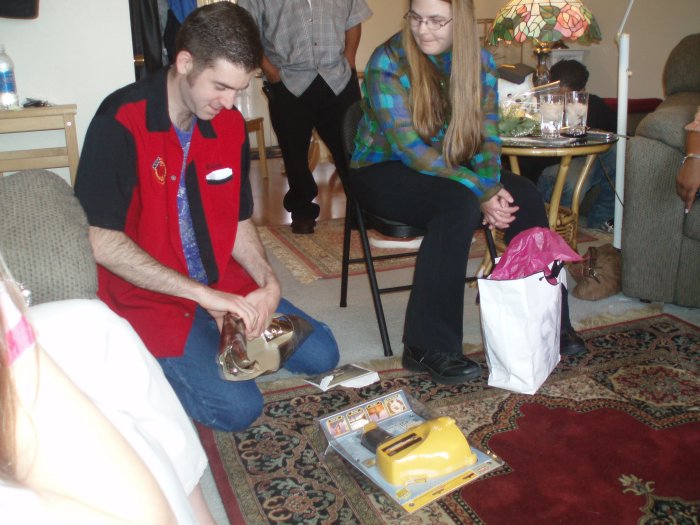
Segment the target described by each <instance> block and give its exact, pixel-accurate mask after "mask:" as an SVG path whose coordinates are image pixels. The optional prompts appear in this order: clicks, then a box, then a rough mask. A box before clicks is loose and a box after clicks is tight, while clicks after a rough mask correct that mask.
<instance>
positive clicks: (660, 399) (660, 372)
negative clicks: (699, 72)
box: [200, 315, 700, 525]
mask: <svg viewBox="0 0 700 525" xmlns="http://www.w3.org/2000/svg"><path fill="white" fill-rule="evenodd" d="M582 335H583V336H584V338H585V339H586V344H587V347H588V351H587V352H586V353H585V354H583V355H581V356H577V357H565V358H562V362H561V363H560V364H559V366H558V367H557V368H556V369H555V371H554V372H553V374H552V375H551V376H550V378H549V379H548V380H547V381H546V382H545V384H544V385H543V386H542V388H541V389H540V390H539V392H538V393H537V394H536V395H534V396H527V395H521V394H513V393H510V392H507V391H504V390H500V389H495V388H490V387H488V386H487V385H486V375H485V374H484V376H483V377H482V378H481V379H480V380H477V381H475V382H472V383H469V384H465V385H456V386H441V385H436V384H435V383H433V382H432V381H431V380H430V379H429V378H428V376H425V375H410V374H409V373H408V372H407V371H405V370H403V369H401V368H400V365H399V366H397V363H398V362H399V361H398V360H397V358H391V359H388V360H386V361H384V362H383V366H380V367H377V369H378V370H380V377H381V382H380V383H377V384H374V385H371V386H369V387H365V388H362V389H358V390H353V389H344V388H343V389H333V390H330V391H328V392H325V393H322V392H320V391H318V390H317V389H315V388H313V387H311V386H308V385H306V386H302V385H303V384H300V382H299V381H298V380H294V381H295V382H294V383H291V384H289V385H285V384H282V383H281V382H278V383H276V384H275V383H272V384H263V386H264V387H265V388H267V390H268V391H266V392H265V400H266V404H265V409H264V413H263V415H262V416H261V417H260V418H259V419H258V420H257V421H256V422H255V423H254V424H253V425H252V426H251V427H250V428H249V429H248V430H246V431H244V432H239V433H222V432H212V431H210V430H207V429H200V434H201V436H202V440H203V443H204V445H205V449H206V450H207V453H208V455H209V458H210V462H211V466H212V471H213V473H214V477H215V479H216V480H217V485H218V487H219V491H220V493H221V495H222V499H223V501H224V505H225V506H226V509H227V512H228V513H229V517H230V519H231V521H232V523H263V524H266V523H270V524H272V523H275V524H281V523H318V524H321V523H324V524H327V523H331V524H335V523H338V524H341V523H342V524H345V523H347V524H350V523H357V524H374V523H377V524H389V523H391V524H394V523H396V524H399V523H401V524H403V523H411V524H415V525H418V524H434V523H438V524H444V525H451V524H461V523H464V524H472V523H474V524H481V523H487V524H510V523H518V524H530V523H531V524H535V523H537V524H544V523H547V524H549V523H567V524H584V523H585V524H606V525H607V524H611V523H615V524H627V523H629V524H633V523H635V524H636V523H659V524H661V523H664V524H665V523H669V524H670V523H679V524H680V523H683V524H697V523H698V519H699V518H698V516H699V512H700V409H699V408H698V407H700V367H699V365H698V363H700V328H699V327H696V326H692V325H689V324H687V323H685V322H683V321H680V320H678V319H676V318H674V317H672V316H668V315H659V316H654V317H650V318H647V319H641V320H636V321H629V322H625V323H620V324H617V325H612V326H606V327H602V328H595V329H590V330H587V331H585V332H583V334H582ZM473 357H474V358H475V359H477V360H479V361H480V362H481V363H482V365H484V367H485V363H484V359H483V355H481V354H476V355H474V356H473ZM398 388H404V389H406V390H407V391H408V392H409V393H410V394H411V395H413V396H414V397H416V398H418V399H420V400H421V401H423V402H424V403H426V404H427V405H428V406H429V407H430V408H432V409H433V411H434V412H435V413H436V414H437V415H450V416H452V417H454V418H455V419H456V420H457V422H458V424H459V425H460V426H461V428H462V429H463V430H464V432H465V434H466V435H467V436H468V437H469V441H470V443H471V444H472V445H473V446H476V447H479V448H481V449H482V450H490V451H492V452H494V453H496V454H497V455H499V456H500V458H501V459H502V460H503V461H504V466H503V467H502V468H500V469H498V470H496V471H494V472H492V473H491V474H489V475H487V476H486V477H485V478H483V479H479V480H477V481H475V482H473V483H470V484H468V485H466V486H464V487H463V488H462V489H461V490H458V491H455V492H453V493H452V494H449V495H447V496H445V497H443V498H442V499H440V500H438V501H436V502H434V503H432V504H430V505H428V506H426V507H424V508H422V509H420V510H419V511H417V512H416V513H414V514H411V515H408V514H406V513H405V512H404V511H403V510H402V509H401V508H400V507H398V506H397V505H395V504H394V503H393V502H391V500H389V499H387V498H386V497H384V495H383V494H382V493H381V492H380V491H379V490H378V489H377V488H376V487H375V486H374V485H373V484H372V483H371V482H369V481H368V480H367V479H365V478H363V477H362V476H361V475H359V474H358V473H357V472H356V471H355V469H354V468H352V467H351V466H349V465H348V464H346V463H344V462H343V461H342V460H341V459H339V458H338V457H337V456H335V455H329V456H324V443H323V441H322V439H321V438H320V435H319V431H318V428H317V426H316V423H315V419H316V418H317V417H319V416H321V415H325V414H328V413H331V412H334V411H337V410H339V409H341V408H346V407H348V406H350V405H353V404H356V403H358V402H360V401H364V400H367V399H372V398H374V397H377V396H378V395H380V394H382V393H386V392H388V391H391V390H395V389H398Z"/></svg>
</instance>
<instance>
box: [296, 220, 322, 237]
mask: <svg viewBox="0 0 700 525" xmlns="http://www.w3.org/2000/svg"><path fill="white" fill-rule="evenodd" d="M315 227H316V219H294V220H293V221H292V233H297V234H300V235H308V234H310V233H313V232H314V228H315Z"/></svg>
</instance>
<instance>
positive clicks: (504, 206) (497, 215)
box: [481, 188, 520, 230]
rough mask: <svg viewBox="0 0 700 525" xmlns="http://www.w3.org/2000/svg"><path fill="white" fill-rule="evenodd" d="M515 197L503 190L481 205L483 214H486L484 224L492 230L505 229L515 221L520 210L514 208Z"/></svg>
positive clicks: (516, 207)
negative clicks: (516, 213)
mask: <svg viewBox="0 0 700 525" xmlns="http://www.w3.org/2000/svg"><path fill="white" fill-rule="evenodd" d="M513 202H514V201H513V196H512V195H511V194H510V193H508V191H506V189H505V188H501V189H500V190H499V191H498V193H496V195H494V196H493V197H491V198H490V199H489V200H487V201H484V202H482V203H481V212H482V213H483V214H484V221H483V223H482V224H488V225H489V228H490V229H492V230H493V229H494V228H499V229H504V228H507V227H508V226H510V223H511V222H513V221H514V220H515V212H516V211H518V210H519V209H520V207H518V206H513Z"/></svg>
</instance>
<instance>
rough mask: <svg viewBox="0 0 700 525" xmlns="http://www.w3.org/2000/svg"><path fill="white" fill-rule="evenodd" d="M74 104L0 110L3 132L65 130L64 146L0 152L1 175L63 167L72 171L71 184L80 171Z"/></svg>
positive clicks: (0, 125) (0, 126)
mask: <svg viewBox="0 0 700 525" xmlns="http://www.w3.org/2000/svg"><path fill="white" fill-rule="evenodd" d="M75 113H76V105H75V104H66V105H61V106H47V107H44V108H24V109H20V110H17V111H12V110H7V111H0V133H22V132H34V131H49V130H56V129H62V130H63V131H64V133H65V146H64V147H59V148H38V149H25V150H15V151H4V152H0V176H1V175H3V174H4V173H5V172H8V171H20V170H27V169H36V168H63V167H67V168H68V169H69V171H70V180H71V184H73V183H75V175H76V173H77V170H78V156H79V153H78V138H77V135H76V132H75Z"/></svg>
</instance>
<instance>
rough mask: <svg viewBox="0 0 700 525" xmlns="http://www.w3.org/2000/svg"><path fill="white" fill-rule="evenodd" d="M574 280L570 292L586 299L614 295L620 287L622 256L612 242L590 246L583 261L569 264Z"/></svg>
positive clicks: (598, 298) (593, 299) (596, 299)
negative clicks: (573, 285) (574, 283)
mask: <svg viewBox="0 0 700 525" xmlns="http://www.w3.org/2000/svg"><path fill="white" fill-rule="evenodd" d="M569 273H570V274H571V276H572V277H573V278H574V280H575V281H576V287H575V288H574V289H573V290H571V294H572V295H573V296H574V297H576V298H578V299H584V300H587V301H598V300H600V299H604V298H606V297H610V296H611V295H615V294H616V293H618V292H619V291H620V290H621V289H622V258H621V256H620V250H618V249H617V248H615V247H614V246H613V245H612V244H609V243H608V244H603V245H602V246H591V247H590V248H588V250H587V251H586V253H585V254H584V255H583V261H581V262H578V263H572V264H570V265H569Z"/></svg>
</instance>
